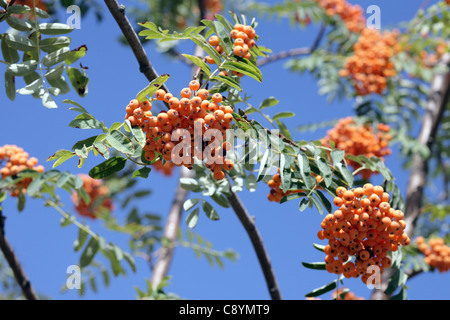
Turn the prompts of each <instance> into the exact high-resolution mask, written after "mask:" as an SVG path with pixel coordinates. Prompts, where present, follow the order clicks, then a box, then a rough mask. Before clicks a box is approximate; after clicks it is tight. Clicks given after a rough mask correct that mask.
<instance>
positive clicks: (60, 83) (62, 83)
mask: <svg viewBox="0 0 450 320" xmlns="http://www.w3.org/2000/svg"><path fill="white" fill-rule="evenodd" d="M47 81H48V83H49V84H50V85H51V86H52V87H55V88H58V89H60V90H61V94H66V93H68V92H70V87H69V85H68V84H67V81H66V79H65V78H64V77H63V76H61V77H59V78H53V77H52V78H47Z"/></svg>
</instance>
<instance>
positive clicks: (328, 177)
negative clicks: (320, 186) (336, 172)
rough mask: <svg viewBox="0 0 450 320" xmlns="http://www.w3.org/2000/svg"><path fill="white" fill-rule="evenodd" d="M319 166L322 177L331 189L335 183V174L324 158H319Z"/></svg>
mask: <svg viewBox="0 0 450 320" xmlns="http://www.w3.org/2000/svg"><path fill="white" fill-rule="evenodd" d="M317 166H318V167H319V170H320V175H321V176H322V178H323V179H324V182H325V185H326V186H327V187H329V186H330V185H331V182H332V181H333V173H332V171H331V168H330V167H329V166H328V164H327V161H326V160H325V159H324V158H321V157H317Z"/></svg>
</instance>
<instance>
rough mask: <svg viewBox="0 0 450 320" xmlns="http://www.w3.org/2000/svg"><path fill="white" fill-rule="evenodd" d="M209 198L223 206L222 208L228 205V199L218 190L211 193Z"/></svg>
mask: <svg viewBox="0 0 450 320" xmlns="http://www.w3.org/2000/svg"><path fill="white" fill-rule="evenodd" d="M211 199H213V200H214V202H215V203H217V204H218V205H219V206H221V207H224V208H229V207H230V202H229V201H228V199H227V198H226V197H224V196H223V195H222V194H220V193H218V192H216V193H214V194H213V195H211Z"/></svg>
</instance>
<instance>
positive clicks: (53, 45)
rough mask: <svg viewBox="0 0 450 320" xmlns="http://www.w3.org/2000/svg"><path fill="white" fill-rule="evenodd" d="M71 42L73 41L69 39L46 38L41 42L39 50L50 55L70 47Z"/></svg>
mask: <svg viewBox="0 0 450 320" xmlns="http://www.w3.org/2000/svg"><path fill="white" fill-rule="evenodd" d="M70 42H71V40H70V38H69V37H54V38H46V39H43V40H41V41H40V42H39V48H40V49H41V50H42V51H44V52H47V53H50V52H54V51H56V50H59V49H62V48H64V47H68V46H69V45H70ZM69 56H70V53H69Z"/></svg>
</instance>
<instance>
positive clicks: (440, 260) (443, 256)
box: [416, 237, 450, 272]
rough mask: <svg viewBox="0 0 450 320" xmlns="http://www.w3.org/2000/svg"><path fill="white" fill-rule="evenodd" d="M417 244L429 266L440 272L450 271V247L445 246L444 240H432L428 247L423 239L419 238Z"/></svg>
mask: <svg viewBox="0 0 450 320" xmlns="http://www.w3.org/2000/svg"><path fill="white" fill-rule="evenodd" d="M416 242H417V245H418V247H419V250H420V251H421V252H422V253H423V254H424V255H425V262H426V263H427V264H428V265H430V266H432V267H434V268H436V269H438V270H439V272H445V271H448V270H450V247H449V246H447V245H446V244H445V242H444V239H442V238H433V239H430V240H428V245H427V244H426V243H425V239H424V238H423V237H417V239H416Z"/></svg>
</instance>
